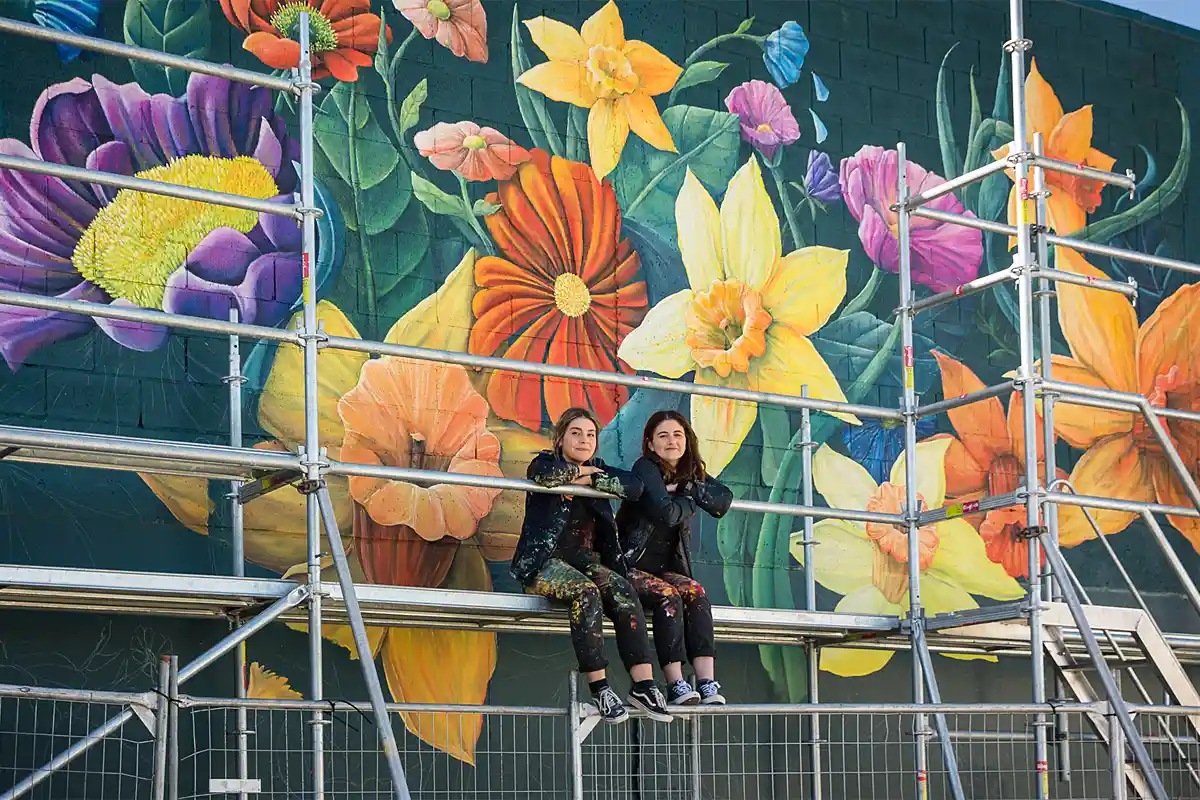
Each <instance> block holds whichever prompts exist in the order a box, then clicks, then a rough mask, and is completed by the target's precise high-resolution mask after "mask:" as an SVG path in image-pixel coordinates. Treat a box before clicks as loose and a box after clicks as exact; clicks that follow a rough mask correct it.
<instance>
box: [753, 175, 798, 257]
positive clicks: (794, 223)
mask: <svg viewBox="0 0 1200 800" xmlns="http://www.w3.org/2000/svg"><path fill="white" fill-rule="evenodd" d="M763 161H764V162H765V163H766V165H767V169H769V170H771V177H772V178H774V179H775V189H776V191H778V192H779V202H780V203H781V204H782V205H783V215H784V216H785V217H787V224H788V230H790V231H791V232H792V249H793V250H799V249H800V248H801V247H805V246H806V245H805V243H804V236H803V235H802V234H801V233H800V222H799V220H797V219H796V211H795V209H793V208H792V201H791V199H790V198H789V197H788V192H787V186H786V184H784V182H783V171H782V170H781V169H780V167H779V165H778V164H776V163H774V162H773V161H772V160H769V159H766V158H764V159H763Z"/></svg>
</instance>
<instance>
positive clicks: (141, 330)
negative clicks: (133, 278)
mask: <svg viewBox="0 0 1200 800" xmlns="http://www.w3.org/2000/svg"><path fill="white" fill-rule="evenodd" d="M111 305H114V306H120V307H122V308H140V306H137V305H134V304H133V303H131V302H129V301H128V300H125V299H124V298H120V297H118V298H117V299H115V300H113V301H112V303H111ZM96 326H97V327H98V328H100V330H102V331H104V332H105V333H107V334H108V336H109V338H111V339H112V340H113V341H114V342H116V343H117V344H119V345H121V346H122V347H128V348H129V349H130V350H138V351H141V352H143V353H148V352H150V351H151V350H157V349H158V348H160V347H162V346H163V345H164V344H166V342H167V336H168V335H169V334H170V330H169V329H168V328H167V326H166V325H148V324H146V323H143V322H128V321H126V320H123V319H105V318H104V317H97V318H96Z"/></svg>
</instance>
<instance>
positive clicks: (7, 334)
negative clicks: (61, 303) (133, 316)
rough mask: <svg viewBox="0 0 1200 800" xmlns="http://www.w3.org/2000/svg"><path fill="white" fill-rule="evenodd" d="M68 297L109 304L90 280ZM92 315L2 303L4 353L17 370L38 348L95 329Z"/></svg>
mask: <svg viewBox="0 0 1200 800" xmlns="http://www.w3.org/2000/svg"><path fill="white" fill-rule="evenodd" d="M60 297H61V298H62V299H64V300H87V301H89V302H93V303H107V302H108V301H109V297H108V295H107V294H105V293H104V291H103V290H102V289H100V288H99V287H98V286H95V285H93V284H91V283H88V282H86V281H84V282H82V283H80V284H78V285H77V286H75V287H74V288H72V289H70V290H69V291H67V292H65V293H63V294H62V295H60ZM91 327H92V319H91V317H84V316H80V315H79V314H69V313H64V312H60V311H43V310H41V309H37V308H21V307H19V306H4V305H0V354H2V355H3V356H4V360H5V361H6V362H7V363H8V368H9V369H10V370H13V371H14V372H15V371H16V370H17V368H18V367H20V366H21V365H23V364H24V363H25V361H26V360H27V359H28V358H29V356H30V354H31V353H33V352H34V351H35V350H37V349H39V348H41V347H44V346H46V345H48V344H53V343H54V342H59V341H62V340H64V339H72V338H74V337H76V336H82V335H83V334H85V333H87V332H88V331H89V330H91Z"/></svg>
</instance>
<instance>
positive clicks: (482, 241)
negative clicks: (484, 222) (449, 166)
mask: <svg viewBox="0 0 1200 800" xmlns="http://www.w3.org/2000/svg"><path fill="white" fill-rule="evenodd" d="M454 176H455V177H456V178H458V187H459V189H460V191H461V192H462V199H463V211H464V212H465V213H466V215H467V221H468V223H469V224H470V225H471V230H473V231H475V235H476V236H477V237H479V246H480V247H482V248H483V249H484V250H485V251H486V252H487V254H488V255H489V256H494V255H496V249H495V248H494V247H492V239H491V237H490V236H488V235H487V234H486V233H484V232H483V227H482V226H481V225H480V224H479V217H477V216H475V211H474V209H473V206H472V205H471V193H470V192H469V191H468V190H467V179H466V178H464V177H463V176H462V175H459V174H458V173H457V172H456V173H454Z"/></svg>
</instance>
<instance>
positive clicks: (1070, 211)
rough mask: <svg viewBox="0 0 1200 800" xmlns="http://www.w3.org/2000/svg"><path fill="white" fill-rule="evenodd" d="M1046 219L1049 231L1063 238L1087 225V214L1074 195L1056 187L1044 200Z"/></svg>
mask: <svg viewBox="0 0 1200 800" xmlns="http://www.w3.org/2000/svg"><path fill="white" fill-rule="evenodd" d="M1030 206H1031V207H1032V203H1031V204H1030ZM1046 218H1047V219H1046V221H1047V222H1048V223H1049V224H1050V229H1051V230H1053V231H1054V232H1055V233H1059V234H1062V235H1063V236H1068V235H1070V234H1072V233H1075V231H1077V230H1079V229H1080V228H1082V227H1083V226H1084V225H1087V212H1086V211H1085V210H1084V209H1083V206H1081V205H1080V203H1079V199H1078V197H1077V195H1076V193H1075V192H1072V191H1070V190H1069V189H1063V188H1060V187H1057V186H1055V187H1052V188H1051V190H1050V197H1049V198H1048V199H1047V200H1046Z"/></svg>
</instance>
